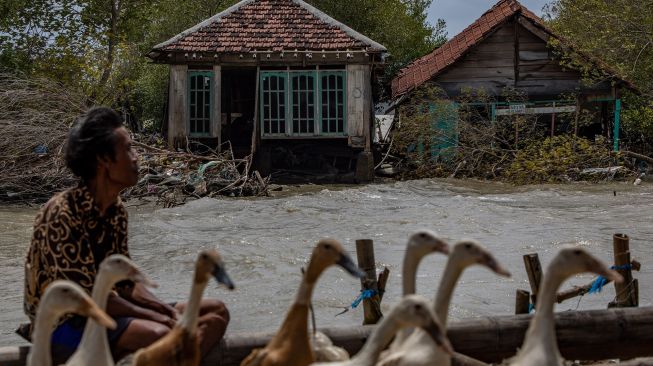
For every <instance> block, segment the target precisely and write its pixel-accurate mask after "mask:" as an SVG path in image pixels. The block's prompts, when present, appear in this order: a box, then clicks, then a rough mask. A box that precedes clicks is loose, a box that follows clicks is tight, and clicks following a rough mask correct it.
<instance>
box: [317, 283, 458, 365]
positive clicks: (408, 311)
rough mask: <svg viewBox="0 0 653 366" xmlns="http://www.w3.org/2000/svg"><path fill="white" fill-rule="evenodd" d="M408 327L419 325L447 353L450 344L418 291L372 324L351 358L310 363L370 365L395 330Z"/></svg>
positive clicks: (428, 305)
mask: <svg viewBox="0 0 653 366" xmlns="http://www.w3.org/2000/svg"><path fill="white" fill-rule="evenodd" d="M408 327H415V328H421V329H423V330H424V332H425V334H427V335H428V336H429V337H431V339H433V341H434V342H435V343H436V344H437V345H438V346H439V347H440V348H442V350H443V351H444V352H445V353H448V354H451V353H452V349H451V344H450V343H449V340H448V339H447V336H446V334H445V332H444V330H443V329H442V326H440V322H439V321H438V320H437V317H436V316H435V313H434V312H433V310H432V309H431V304H430V303H429V301H428V300H426V299H425V298H424V297H422V296H419V295H406V296H404V297H403V298H402V299H401V301H400V302H399V303H398V304H397V305H396V306H395V307H394V308H392V310H391V311H390V312H389V313H388V314H387V315H386V316H385V317H383V319H382V320H381V322H380V323H379V324H378V325H377V326H376V328H374V331H373V332H372V334H371V335H370V337H369V338H368V339H367V342H365V345H364V346H363V348H362V349H361V350H360V352H358V354H357V355H356V356H355V357H354V358H352V359H351V360H348V361H344V362H334V363H314V364H313V366H327V365H331V366H369V365H374V364H375V363H376V361H377V360H378V358H379V354H380V353H381V350H383V348H385V346H386V345H387V344H388V343H389V342H390V340H391V339H392V337H394V335H395V333H397V331H399V330H400V329H405V328H408Z"/></svg>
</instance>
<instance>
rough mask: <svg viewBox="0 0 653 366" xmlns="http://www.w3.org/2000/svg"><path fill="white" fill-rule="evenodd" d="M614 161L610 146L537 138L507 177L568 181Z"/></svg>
mask: <svg viewBox="0 0 653 366" xmlns="http://www.w3.org/2000/svg"><path fill="white" fill-rule="evenodd" d="M612 164H614V158H613V155H612V153H611V152H610V149H609V146H607V144H604V143H601V142H599V143H592V142H590V141H589V140H586V139H583V138H578V137H574V136H569V135H561V136H555V137H552V138H551V137H550V138H547V139H545V140H543V141H536V142H533V143H532V144H530V145H529V146H527V147H526V148H524V149H522V150H520V151H519V152H517V155H516V157H515V159H514V161H513V162H512V164H510V166H509V167H508V169H507V170H506V171H505V177H506V178H507V179H508V180H510V181H512V182H513V183H517V184H532V183H566V182H568V181H570V180H573V179H575V178H578V177H579V173H580V171H581V170H582V169H585V168H596V167H608V166H610V165H612Z"/></svg>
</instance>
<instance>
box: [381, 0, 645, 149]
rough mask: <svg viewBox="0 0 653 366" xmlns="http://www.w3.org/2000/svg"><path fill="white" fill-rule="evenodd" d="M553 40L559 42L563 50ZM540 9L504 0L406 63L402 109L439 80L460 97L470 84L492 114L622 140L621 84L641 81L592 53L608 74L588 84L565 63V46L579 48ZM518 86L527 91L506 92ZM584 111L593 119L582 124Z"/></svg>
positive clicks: (396, 95) (398, 95)
mask: <svg viewBox="0 0 653 366" xmlns="http://www.w3.org/2000/svg"><path fill="white" fill-rule="evenodd" d="M552 41H554V42H557V43H559V44H560V47H559V48H558V50H554V48H553V47H551V43H552ZM566 44H567V42H565V40H563V39H561V38H560V37H558V36H557V35H556V34H554V32H553V31H552V30H551V29H549V28H548V27H547V26H546V25H545V24H544V22H543V21H542V20H541V19H540V18H539V17H537V16H536V15H535V14H534V13H533V12H531V11H530V10H528V9H527V8H526V7H524V6H523V5H521V4H520V3H519V2H518V1H516V0H500V1H499V2H497V3H496V4H495V5H494V6H493V7H492V8H491V9H490V10H488V11H487V12H485V13H484V14H483V15H482V16H481V17H480V18H479V19H477V20H476V21H475V22H474V23H472V24H471V25H470V26H468V27H467V28H466V29H465V30H463V31H462V32H461V33H460V34H458V35H456V36H455V37H453V38H452V39H451V40H449V41H448V42H447V43H445V44H444V45H443V46H441V47H439V48H438V49H436V50H434V51H433V52H431V53H430V54H428V55H425V56H424V57H421V58H419V59H417V60H415V61H414V62H412V63H411V64H409V65H408V66H407V67H405V68H404V69H402V70H401V71H400V72H399V74H398V75H397V77H396V78H395V79H393V81H392V96H393V100H394V103H395V106H397V108H399V109H400V108H401V107H400V106H401V104H402V103H403V102H405V101H406V100H408V99H409V98H410V97H411V95H412V93H413V92H414V91H415V90H416V89H417V88H419V87H420V86H422V85H424V84H425V83H430V85H436V86H438V87H439V88H441V89H442V90H443V91H444V92H445V93H446V95H447V96H448V97H449V98H451V100H455V99H456V98H458V97H459V96H461V94H463V93H465V92H466V91H469V90H476V91H478V90H482V91H483V94H484V95H486V96H487V95H489V96H490V97H491V98H492V99H493V101H492V102H487V101H483V102H482V104H484V106H485V105H487V108H488V110H489V112H488V116H487V118H488V119H491V120H492V121H495V120H497V118H498V117H501V116H507V115H515V114H524V115H536V116H537V119H538V123H542V124H543V125H545V127H544V128H545V129H546V135H551V136H553V135H556V134H558V133H564V132H565V131H568V130H569V129H574V131H575V132H574V133H577V134H580V135H585V136H587V137H594V136H596V135H603V136H605V137H607V138H610V139H612V140H613V141H614V146H615V149H617V147H618V141H619V124H620V112H621V91H622V89H623V88H630V89H634V87H633V86H632V85H631V84H630V83H628V82H627V81H624V80H622V79H620V78H619V77H618V76H617V75H616V73H615V72H613V71H612V70H611V69H610V68H609V67H608V66H607V65H605V64H604V63H602V62H601V61H600V60H596V59H593V58H591V57H587V56H585V57H586V60H587V62H588V63H590V64H592V65H594V66H595V68H596V69H597V70H600V72H601V73H602V75H604V76H605V77H604V78H603V79H602V80H601V81H599V82H594V83H592V84H588V83H587V82H586V80H585V78H584V77H583V74H582V73H581V71H579V70H576V69H574V67H573V66H570V65H569V64H565V63H564V62H562V61H563V60H562V58H561V54H560V52H559V51H560V50H562V51H563V52H564V51H569V52H573V49H572V48H571V47H569V46H567V45H566ZM506 90H511V91H515V92H518V93H520V95H523V96H524V97H525V99H524V100H522V101H519V102H511V101H509V100H507V99H506V98H505V94H504V93H505V91H506ZM581 110H585V111H589V112H591V115H592V118H593V120H592V121H590V123H589V124H585V125H583V126H580V127H578V126H577V125H576V126H574V123H576V124H577V121H578V115H579V113H580V112H581Z"/></svg>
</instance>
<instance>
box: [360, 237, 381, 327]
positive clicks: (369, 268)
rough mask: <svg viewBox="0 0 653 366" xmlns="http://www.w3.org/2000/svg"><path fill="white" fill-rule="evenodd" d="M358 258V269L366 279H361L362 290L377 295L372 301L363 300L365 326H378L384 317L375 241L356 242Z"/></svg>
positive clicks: (361, 240)
mask: <svg viewBox="0 0 653 366" xmlns="http://www.w3.org/2000/svg"><path fill="white" fill-rule="evenodd" d="M356 256H357V257H358V267H359V268H360V269H361V270H363V272H365V278H362V279H361V290H366V289H368V290H374V291H376V295H375V296H373V297H372V298H370V299H364V300H363V311H364V314H365V315H364V316H365V319H364V320H363V324H364V325H365V324H376V323H377V322H378V321H379V319H381V318H382V317H383V314H382V313H381V297H380V296H379V287H378V283H377V278H376V263H375V260H374V241H372V240H370V239H360V240H356Z"/></svg>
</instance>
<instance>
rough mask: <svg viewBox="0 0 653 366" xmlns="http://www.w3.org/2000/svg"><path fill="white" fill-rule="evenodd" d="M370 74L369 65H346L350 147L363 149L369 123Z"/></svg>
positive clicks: (365, 143)
mask: <svg viewBox="0 0 653 366" xmlns="http://www.w3.org/2000/svg"><path fill="white" fill-rule="evenodd" d="M370 78H371V74H370V66H369V65H347V96H346V97H347V132H348V135H349V144H350V146H352V147H361V148H365V147H366V145H367V143H368V140H369V137H368V136H367V135H366V133H365V132H366V131H368V128H369V127H366V124H367V123H371V113H370V108H369V106H370V103H371V95H372V94H371V90H370V88H371V80H370Z"/></svg>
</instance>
